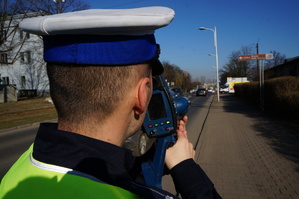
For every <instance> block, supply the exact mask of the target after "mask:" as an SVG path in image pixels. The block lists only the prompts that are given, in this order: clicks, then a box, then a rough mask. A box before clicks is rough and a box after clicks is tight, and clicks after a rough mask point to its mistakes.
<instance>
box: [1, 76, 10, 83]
mask: <svg viewBox="0 0 299 199" xmlns="http://www.w3.org/2000/svg"><path fill="white" fill-rule="evenodd" d="M1 84H9V77H2V82H1Z"/></svg>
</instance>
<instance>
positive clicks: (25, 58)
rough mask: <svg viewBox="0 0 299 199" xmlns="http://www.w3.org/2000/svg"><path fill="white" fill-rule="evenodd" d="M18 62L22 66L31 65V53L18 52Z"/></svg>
mask: <svg viewBox="0 0 299 199" xmlns="http://www.w3.org/2000/svg"><path fill="white" fill-rule="evenodd" d="M20 61H21V63H23V64H29V63H31V52H30V51H27V52H20Z"/></svg>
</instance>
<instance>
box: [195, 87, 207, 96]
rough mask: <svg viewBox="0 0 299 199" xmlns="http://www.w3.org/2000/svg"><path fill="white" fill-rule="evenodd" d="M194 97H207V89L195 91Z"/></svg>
mask: <svg viewBox="0 0 299 199" xmlns="http://www.w3.org/2000/svg"><path fill="white" fill-rule="evenodd" d="M196 96H207V89H205V88H199V89H197V91H196Z"/></svg>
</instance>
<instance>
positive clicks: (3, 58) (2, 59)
mask: <svg viewBox="0 0 299 199" xmlns="http://www.w3.org/2000/svg"><path fill="white" fill-rule="evenodd" d="M7 63H8V61H7V54H6V53H1V54H0V64H7Z"/></svg>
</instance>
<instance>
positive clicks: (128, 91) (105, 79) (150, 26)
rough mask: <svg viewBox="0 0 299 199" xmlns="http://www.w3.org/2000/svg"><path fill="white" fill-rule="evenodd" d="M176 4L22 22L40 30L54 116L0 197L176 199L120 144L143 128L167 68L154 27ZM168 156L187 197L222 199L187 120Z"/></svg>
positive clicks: (165, 19)
mask: <svg viewBox="0 0 299 199" xmlns="http://www.w3.org/2000/svg"><path fill="white" fill-rule="evenodd" d="M173 17H174V12H173V10H171V9H169V8H165V7H147V8H138V9H124V10H100V9H99V10H84V11H78V12H73V13H65V14H58V15H52V16H43V17H36V18H30V19H26V20H24V21H22V22H21V24H20V28H21V29H23V30H24V31H27V32H30V33H33V34H37V35H41V36H42V37H43V42H44V59H45V61H46V62H47V72H48V76H49V82H50V91H51V97H52V99H53V102H54V104H55V107H56V110H57V113H58V123H57V124H52V123H42V124H41V125H40V128H39V130H38V132H37V136H36V139H35V141H34V143H33V144H32V146H31V147H30V148H29V149H28V150H27V151H26V152H25V153H24V154H23V155H22V156H21V157H20V158H19V160H18V161H17V162H16V163H15V164H14V165H13V166H12V168H11V169H10V170H9V172H8V173H7V174H6V176H5V177H4V178H3V180H2V182H1V185H0V198H5V199H6V198H14V199H15V198H30V199H34V198H45V199H47V198H63V199H67V198H176V196H174V195H172V194H171V193H168V192H166V191H163V190H160V189H157V188H153V187H149V186H147V185H145V184H144V183H143V181H142V180H140V179H142V175H141V169H140V168H141V167H140V158H135V157H133V156H132V154H131V153H130V151H128V150H127V149H124V148H122V145H123V143H124V141H125V140H126V139H127V138H128V137H129V136H131V135H132V134H134V133H135V132H136V131H138V129H139V128H140V127H141V125H142V123H143V119H144V116H145V112H146V110H147V106H148V103H149V100H150V98H151V93H152V75H159V74H161V73H162V72H163V66H162V65H161V63H160V62H159V61H158V57H159V46H158V45H157V44H156V41H155V37H154V34H153V33H154V31H155V30H156V29H158V28H161V27H164V26H166V25H168V24H169V23H170V22H171V21H172V19H173ZM186 122H187V118H186V117H184V119H183V120H181V121H180V123H179V127H178V130H177V134H178V140H177V142H176V144H175V145H174V146H173V147H171V148H169V149H168V150H167V153H166V159H165V163H166V165H167V167H168V169H169V170H170V174H171V175H172V177H173V179H174V183H175V186H176V189H177V190H178V191H179V192H180V193H181V196H182V197H183V198H199V197H200V198H218V197H220V196H219V195H218V193H217V192H216V190H215V188H214V186H213V184H212V182H211V181H210V180H209V178H208V177H207V176H206V175H205V173H204V172H203V171H202V169H201V168H200V167H199V165H197V164H196V163H195V162H194V160H193V158H194V153H195V152H194V150H193V147H192V144H191V143H190V142H189V141H188V138H187V132H186V130H185V123H186Z"/></svg>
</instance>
